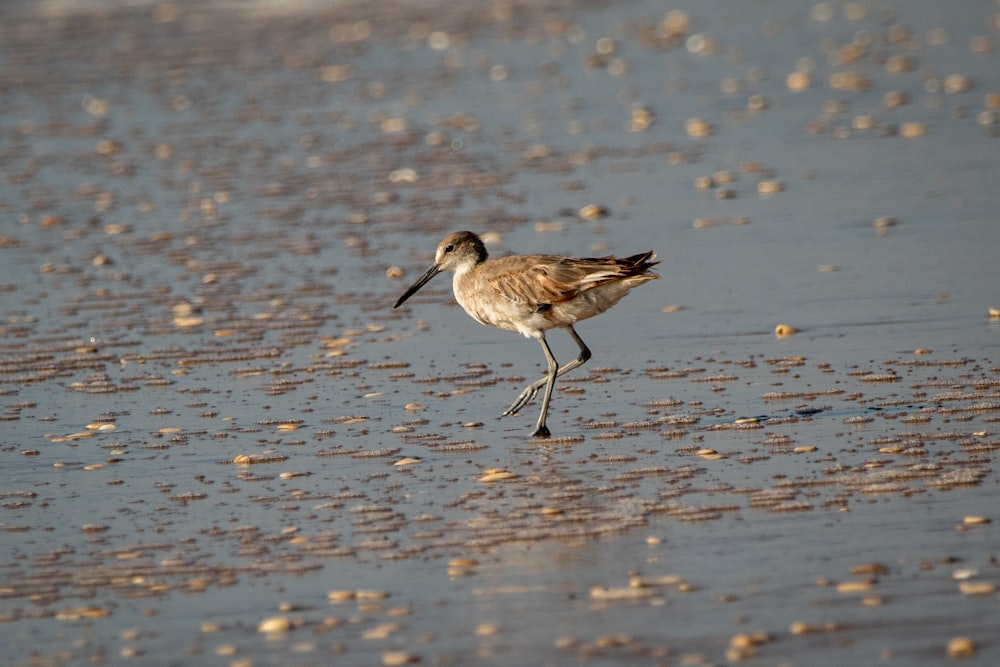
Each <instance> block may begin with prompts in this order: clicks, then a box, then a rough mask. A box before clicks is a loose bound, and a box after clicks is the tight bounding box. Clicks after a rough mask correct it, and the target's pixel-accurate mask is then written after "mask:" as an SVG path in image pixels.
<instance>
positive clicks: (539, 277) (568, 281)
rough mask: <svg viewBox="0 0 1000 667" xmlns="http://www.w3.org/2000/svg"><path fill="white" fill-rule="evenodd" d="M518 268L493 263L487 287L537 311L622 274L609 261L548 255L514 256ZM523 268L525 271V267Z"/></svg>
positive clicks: (620, 268)
mask: <svg viewBox="0 0 1000 667" xmlns="http://www.w3.org/2000/svg"><path fill="white" fill-rule="evenodd" d="M517 259H519V260H521V261H520V262H518V265H519V266H518V265H513V263H511V266H504V264H505V263H504V262H503V261H501V260H497V264H496V267H495V269H496V272H495V273H494V275H492V276H490V278H489V280H488V282H489V284H490V287H492V288H493V290H494V291H495V292H496V293H497V294H498V295H500V296H503V297H504V298H506V299H507V300H509V301H511V302H513V303H516V304H518V305H520V306H523V307H527V308H530V309H531V310H532V311H537V310H539V309H540V308H544V307H545V306H549V305H552V304H554V303H560V302H562V301H568V300H570V299H572V298H574V297H575V296H576V295H578V294H579V293H580V292H585V291H586V290H588V289H592V288H594V287H597V286H598V285H602V284H604V283H606V282H608V281H611V280H616V279H619V278H622V277H623V276H624V275H625V272H624V271H623V270H622V268H623V267H622V266H620V265H619V264H618V262H617V261H616V260H614V259H613V258H601V259H574V258H568V257H556V256H548V255H536V256H530V259H531V260H533V261H531V262H530V263H529V262H527V261H524V260H527V259H529V258H528V257H523V256H522V257H518V258H517ZM526 266H527V268H525V267H526Z"/></svg>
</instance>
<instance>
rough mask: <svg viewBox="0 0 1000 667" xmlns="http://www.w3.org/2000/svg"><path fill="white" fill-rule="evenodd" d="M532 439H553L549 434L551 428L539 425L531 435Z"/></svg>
mask: <svg viewBox="0 0 1000 667" xmlns="http://www.w3.org/2000/svg"><path fill="white" fill-rule="evenodd" d="M531 437H532V438H551V437H552V434H551V433H549V427H548V426H546V425H545V424H539V425H538V426H536V427H535V430H534V432H533V433H532V434H531Z"/></svg>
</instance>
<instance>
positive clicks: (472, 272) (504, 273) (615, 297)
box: [393, 232, 659, 438]
mask: <svg viewBox="0 0 1000 667" xmlns="http://www.w3.org/2000/svg"><path fill="white" fill-rule="evenodd" d="M488 257H489V253H488V252H487V251H486V246H485V245H483V242H482V240H481V239H480V238H479V237H478V236H476V235H475V234H473V233H472V232H454V233H452V234H449V235H448V236H446V237H445V238H444V240H442V241H441V243H439V244H438V247H437V252H435V254H434V264H433V265H432V266H431V267H430V268H429V269H427V272H426V273H424V275H422V276H420V278H419V279H418V280H417V282H415V283H413V285H411V286H410V288H409V289H407V290H406V291H405V292H404V293H403V295H402V296H401V297H399V300H398V301H396V305H395V306H393V308H399V306H401V305H402V304H403V302H404V301H406V300H407V299H409V298H410V297H411V296H412V295H413V293H414V292H416V291H417V290H419V289H420V288H421V287H423V286H424V285H426V284H427V281H429V280H430V279H431V278H433V277H434V276H436V275H437V274H439V273H441V272H442V271H454V273H455V277H454V280H453V281H452V291H454V293H455V300H456V301H458V303H459V305H461V306H462V308H463V309H465V312H466V313H468V314H469V316H470V317H471V318H472V319H474V320H476V321H477V322H479V323H480V324H484V325H489V326H494V327H497V328H499V329H503V330H504V331H513V332H517V333H520V334H523V335H524V336H526V337H528V338H534V339H535V340H537V341H538V342H539V343H541V345H542V352H544V353H545V361H546V363H547V364H548V371H547V373H546V374H545V376H544V377H542V378H540V379H538V380H536V381H535V382H532V383H531V384H529V385H528V386H527V387H525V388H524V391H522V392H521V393H520V394H519V395H518V397H517V398H516V399H515V400H514V402H513V403H511V404H510V407H509V408H507V409H506V410H505V411H504V413H503V415H501V416H504V417H506V416H507V415H514V414H517V412H518V411H519V410H520V409H521V408H523V407H524V406H525V405H527V404H528V403H529V402H530V401H531V399H533V398H534V397H535V395H537V394H538V390H539V389H541V388H542V387H545V394H544V395H543V396H542V409H541V411H540V412H539V413H538V421H537V422H536V423H535V430H534V431H533V432H532V433H531V435H532V436H533V437H538V438H547V437H549V436H550V435H551V434H550V432H549V429H548V427H547V426H546V425H545V418H546V417H547V416H548V412H549V401H550V400H551V399H552V388H553V387H554V386H555V383H556V378H557V377H559V376H560V375H563V374H564V373H568V372H569V371H571V370H573V369H574V368H576V367H577V366H580V365H581V364H583V363H585V362H586V361H587V360H588V359H590V349H589V348H588V347H587V345H586V344H585V343H584V342H583V340H582V339H581V338H580V335H579V334H578V333H576V329H574V328H573V325H574V324H576V323H577V322H579V321H580V320H585V319H587V318H588V317H593V316H594V315H600V314H601V313H603V312H604V311H605V310H607V309H608V308H610V307H611V306H613V305H615V304H616V303H618V301H619V300H621V298H622V297H623V296H625V295H626V294H628V292H629V290H631V289H632V288H633V287H637V286H639V285H641V284H643V283H644V282H647V281H650V280H654V279H656V278H659V276H658V275H656V274H655V273H650V269H651V268H653V266H655V265H656V264H658V263H659V262H655V261H653V260H654V259H655V257H656V254H655V253H654V252H653V251H652V250H651V251H649V252H643V253H639V254H638V255H632V256H631V257H625V258H623V259H618V258H617V257H595V258H574V257H562V256H559V255H511V256H509V257H501V258H499V259H487V258H488ZM549 329H565V330H566V331H567V332H568V333H569V335H570V336H571V337H572V338H573V340H574V341H575V342H576V344H577V345H578V346H579V348H580V356H578V357H577V358H576V359H574V360H573V361H570V362H568V363H566V364H565V365H563V366H560V365H559V364H558V363H557V362H556V358H555V357H554V356H552V350H551V349H549V344H548V341H546V340H545V332H546V331H548V330H549Z"/></svg>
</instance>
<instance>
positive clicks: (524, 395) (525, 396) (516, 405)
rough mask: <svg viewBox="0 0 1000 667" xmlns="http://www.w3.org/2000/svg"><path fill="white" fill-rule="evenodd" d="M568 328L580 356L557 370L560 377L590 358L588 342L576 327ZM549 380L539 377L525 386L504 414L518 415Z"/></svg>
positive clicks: (557, 375) (546, 377)
mask: <svg viewBox="0 0 1000 667" xmlns="http://www.w3.org/2000/svg"><path fill="white" fill-rule="evenodd" d="M566 329H567V330H568V331H569V335H570V336H572V337H573V340H575V341H576V344H577V346H579V348H580V356H578V357H577V358H576V359H574V360H573V361H570V362H568V363H567V364H566V365H565V366H563V367H562V368H560V369H559V370H557V371H556V377H559V376H560V375H563V374H564V373H568V372H569V371H571V370H573V369H574V368H576V367H577V366H581V365H583V364H584V363H586V361H587V360H588V359H590V349H589V348H588V347H587V344H586V343H584V342H583V340H582V339H581V338H580V336H579V334H577V333H576V329H574V328H573V327H572V326H569V327H566ZM543 340H544V339H543ZM542 347H543V348H545V347H546V344H545V343H543V344H542ZM551 354H552V353H551V352H549V353H548V354H546V357H549V356H550V355H551ZM548 381H549V376H548V375H546V376H545V377H542V378H539V379H538V380H536V381H535V382H532V383H531V384H529V385H528V386H527V387H525V388H524V391H522V392H521V393H520V394H519V395H518V397H517V399H515V400H514V402H513V403H511V404H510V407H509V408H507V409H506V410H505V411H504V413H503V415H502V416H503V417H506V416H507V415H516V414H517V413H518V411H519V410H520V409H521V408H523V407H524V406H525V405H527V404H528V403H529V402H530V401H531V399H533V398H534V397H535V395H536V394H537V393H538V390H539V389H541V388H542V387H544V386H545V385H546V383H548Z"/></svg>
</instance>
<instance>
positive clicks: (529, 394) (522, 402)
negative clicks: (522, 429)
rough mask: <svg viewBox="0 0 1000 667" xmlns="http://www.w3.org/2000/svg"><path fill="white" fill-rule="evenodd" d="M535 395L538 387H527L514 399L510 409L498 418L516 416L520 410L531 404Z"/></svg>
mask: <svg viewBox="0 0 1000 667" xmlns="http://www.w3.org/2000/svg"><path fill="white" fill-rule="evenodd" d="M537 393H538V387H536V386H535V385H528V386H527V387H525V388H524V391H522V392H521V393H520V394H519V395H518V397H517V398H516V399H514V402H513V403H511V404H510V407H509V408H507V409H506V410H504V411H503V414H502V415H500V416H501V417H509V416H510V415H516V414H517V413H518V412H519V411H520V410H521V408H523V407H524V406H526V405H527V404H528V403H530V402H531V399H533V398H534V397H535V394H537Z"/></svg>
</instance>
